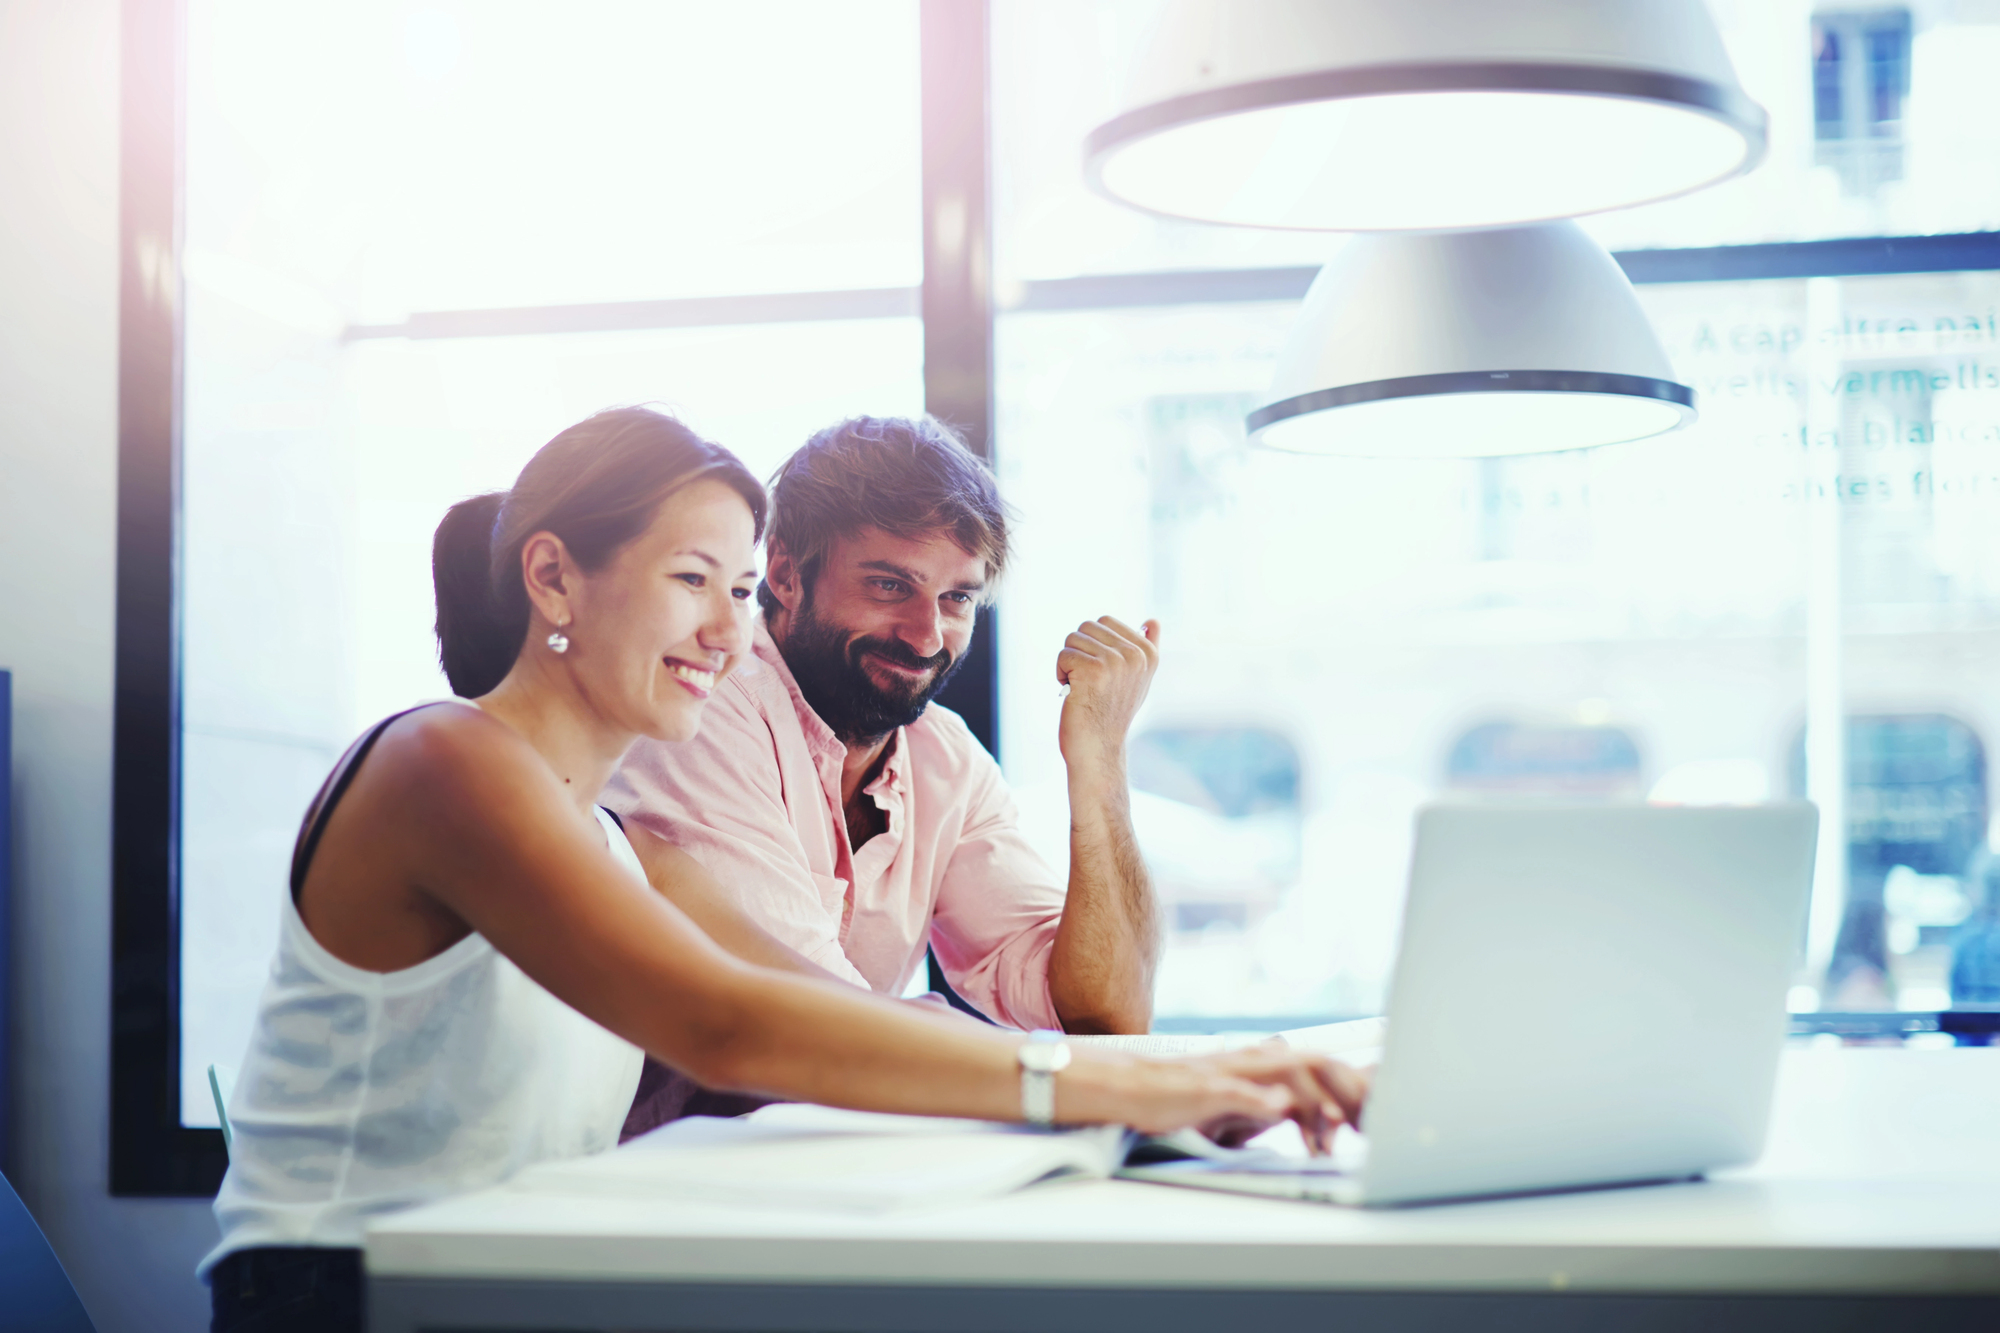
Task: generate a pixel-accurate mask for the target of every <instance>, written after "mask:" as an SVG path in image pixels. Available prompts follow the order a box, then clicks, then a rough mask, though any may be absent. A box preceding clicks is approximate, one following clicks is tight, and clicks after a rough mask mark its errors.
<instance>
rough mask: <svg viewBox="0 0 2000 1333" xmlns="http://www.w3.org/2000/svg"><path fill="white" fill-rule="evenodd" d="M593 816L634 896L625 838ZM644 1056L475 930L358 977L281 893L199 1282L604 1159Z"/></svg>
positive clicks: (632, 858) (607, 820)
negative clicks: (543, 1170)
mask: <svg viewBox="0 0 2000 1333" xmlns="http://www.w3.org/2000/svg"><path fill="white" fill-rule="evenodd" d="M358 764H359V759H358V758H357V760H356V761H355V766H358ZM334 799H336V800H337V799H338V792H337V791H336V795H335V797H334ZM330 804H331V802H329V805H330ZM597 821H598V823H599V824H601V825H602V826H603V828H604V836H605V839H606V841H607V842H608V843H609V845H610V848H611V854H612V856H613V857H614V858H616V860H617V861H618V863H619V864H620V865H622V866H624V867H625V868H626V869H627V870H629V871H630V872H631V873H632V875H633V877H634V878H636V879H637V880H638V881H639V882H640V883H642V884H644V883H645V882H646V873H645V871H644V869H642V868H641V866H640V864H639V858H638V856H637V854H635V853H634V852H633V850H632V844H631V843H630V842H629V841H627V840H626V837H625V834H624V831H623V830H622V829H620V828H619V827H618V825H617V823H616V821H614V820H613V819H612V818H611V817H610V815H608V814H606V813H605V812H604V811H602V810H599V811H597ZM642 1059H643V1056H642V1054H641V1052H640V1050H639V1048H638V1047H637V1046H634V1045H632V1044H631V1043H630V1042H628V1041H625V1040H624V1039H622V1038H620V1037H616V1036H613V1035H612V1034H611V1033H610V1032H608V1031H606V1030H605V1029H604V1028H602V1027H599V1026H598V1025H597V1024H596V1023H594V1022H592V1021H591V1020H590V1019H588V1018H585V1017H584V1016H583V1015H582V1014H579V1013H578V1012H577V1011H576V1010H574V1009H572V1008H570V1007H569V1006H568V1005H567V1004H564V1003H563V1002H562V1001H561V1000H558V999H557V998H556V997H555V996H553V995H551V994H549V992H548V991H546V990H544V989H542V987H541V986H539V985H538V984H536V983H535V982H534V981H532V980H530V979H529V978H528V976H527V974H526V973H524V972H522V971H521V969H520V968H518V967H516V966H514V964H513V963H511V962H509V961H508V960H507V959H506V958H504V957H502V956H501V955H500V954H499V953H498V952H497V951H495V949H494V948H493V946H492V945H491V944H488V943H487V942H486V940H485V938H484V937H483V936H480V935H477V934H473V935H468V936H466V937H465V938H464V939H462V940H460V941H459V942H458V943H457V944H454V945H453V946H452V947H451V948H449V949H447V950H445V951H444V952H443V953H441V954H439V955H437V956H436V957H435V958H429V959H426V960H424V961H423V962H421V963H418V964H417V965H416V966H415V967H410V968H405V969H403V970H402V971H400V972H369V971H365V970H363V969H361V968H358V967H352V966H350V965H348V964H346V963H343V962H341V961H340V960H339V959H338V958H335V957H334V956H333V955H332V954H330V953H328V952H327V951H326V950H325V949H324V948H322V947H321V946H320V944H319V941H317V940H315V939H314V938H313V937H312V932H310V931H309V930H307V929H306V925H305V922H304V921H303V920H302V919H301V918H300V916H299V913H298V909H297V908H296V907H295V906H294V905H293V903H292V900H291V897H290V895H287V896H286V898H285V905H284V922H283V926H282V928H281V930H280V933H279V937H278V954H277V958H276V959H275V960H274V961H273V963H272V965H271V979H270V981H269V982H268V983H267V984H266V985H265V987H264V994H263V998H262V1000H261V1001H260V1002H259V1004H258V1008H257V1025H256V1027H255V1028H254V1029H253V1030H252V1034H251V1038H250V1050H249V1052H248V1054H247V1055H246V1056H245V1060H244V1065H243V1068H242V1070H241V1071H240V1073H239V1074H238V1077H237V1083H236V1091H235V1093H234V1095H233V1096H232V1097H231V1098H230V1103H229V1122H230V1128H231V1131H232V1134H233V1139H232V1143H231V1148H230V1160H229V1173H228V1174H227V1175H226V1176H224V1177H223V1181H222V1189H221V1192H220V1193H218V1194H217V1195H216V1197H215V1216H216V1220H217V1221H218V1222H219V1223H220V1224H221V1226H222V1243H221V1244H220V1245H218V1246H217V1247H216V1248H215V1249H214V1250H213V1251H212V1252H210V1254H209V1255H208V1257H207V1258H206V1259H204V1260H202V1262H201V1267H200V1269H199V1270H198V1271H199V1272H201V1273H203V1274H206V1273H207V1271H208V1270H209V1269H210V1268H211V1267H213V1266H214V1264H215V1262H216V1261H217V1260H219V1259H221V1258H222V1257H223V1256H224V1255H226V1254H229V1253H231V1252H232V1251H235V1250H242V1249H248V1248H250V1247H252V1246H259V1245H309V1246H358V1245H360V1244H361V1233H362V1228H363V1227H364V1226H365V1225H366V1224H367V1221H368V1219H369V1218H370V1217H373V1216H376V1215H377V1214H380V1213H386V1212H391V1211H393V1210H395V1209H398V1208H408V1207H410V1206H412V1205H413V1204H419V1203H424V1202H427V1201H429V1200H432V1199H438V1198H442V1197H444V1196H447V1195H452V1194H462V1193H465V1192H466V1191H469V1190H476V1189H482V1188H484V1187H486V1186H489V1185H495V1184H498V1183H499V1182H501V1181H503V1180H506V1179H507V1178H508V1177H509V1176H512V1175H513V1174H514V1173H515V1172H517V1171H519V1170H521V1169H522V1168H523V1167H525V1166H529V1165H532V1164H534V1163H536V1162H544V1161H549V1160H552V1159H556V1158H564V1157H581V1156H584V1155H586V1154H589V1153H595V1152H600V1151H602V1150H604V1149H606V1148H609V1147H612V1146H613V1145H615V1144H616V1143H617V1142H618V1131H619V1129H620V1127H621V1126H622V1125H623V1124H624V1121H625V1113H626V1112H627V1111H628V1110H629V1109H630V1108H631V1105H632V1094H633V1093H634V1092H635V1091H637V1089H638V1086H639V1067H640V1064H641V1062H642Z"/></svg>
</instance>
